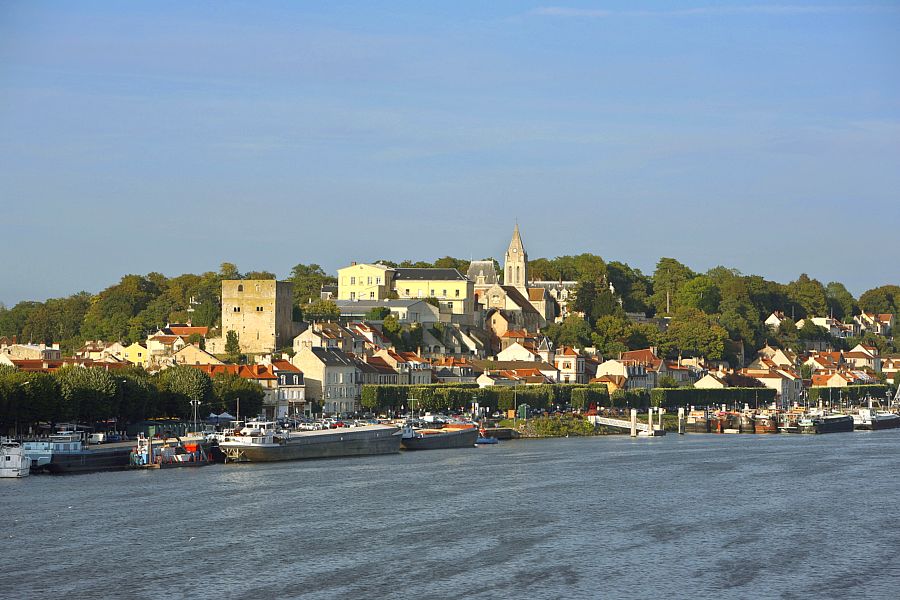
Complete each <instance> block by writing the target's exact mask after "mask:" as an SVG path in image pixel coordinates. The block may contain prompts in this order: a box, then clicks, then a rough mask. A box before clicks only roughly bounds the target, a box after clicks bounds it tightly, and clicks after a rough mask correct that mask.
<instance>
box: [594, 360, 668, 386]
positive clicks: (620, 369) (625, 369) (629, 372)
mask: <svg viewBox="0 0 900 600" xmlns="http://www.w3.org/2000/svg"><path fill="white" fill-rule="evenodd" d="M604 376H612V377H621V378H622V380H621V381H624V389H627V390H633V389H639V388H640V389H651V388H653V387H656V382H655V376H654V372H653V371H651V370H650V369H649V368H648V365H647V364H646V363H644V362H636V361H633V360H621V359H619V360H616V359H610V360H607V361H604V362H602V363H600V365H599V366H598V367H597V376H596V377H595V378H594V379H602V378H603V377H604ZM598 383H606V382H598ZM619 388H620V389H621V388H623V386H619Z"/></svg>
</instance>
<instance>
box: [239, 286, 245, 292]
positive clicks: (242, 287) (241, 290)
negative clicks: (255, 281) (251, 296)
mask: <svg viewBox="0 0 900 600" xmlns="http://www.w3.org/2000/svg"><path fill="white" fill-rule="evenodd" d="M238 291H239V292H243V291H244V284H239V285H238Z"/></svg>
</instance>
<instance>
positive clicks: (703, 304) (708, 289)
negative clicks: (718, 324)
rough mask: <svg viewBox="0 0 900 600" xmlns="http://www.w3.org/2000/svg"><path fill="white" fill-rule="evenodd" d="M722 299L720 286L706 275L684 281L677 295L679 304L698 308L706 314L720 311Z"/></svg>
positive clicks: (677, 303)
mask: <svg viewBox="0 0 900 600" xmlns="http://www.w3.org/2000/svg"><path fill="white" fill-rule="evenodd" d="M721 300H722V297H721V295H720V293H719V288H718V286H716V284H715V283H714V282H713V280H712V279H710V278H709V277H707V276H706V275H698V276H697V277H694V278H693V279H691V280H689V281H686V282H684V283H683V284H682V285H681V287H680V288H679V290H678V293H677V294H676V295H675V303H676V305H677V306H679V307H688V308H696V309H697V310H702V311H703V312H705V313H706V314H713V313H717V312H719V302H720V301H721Z"/></svg>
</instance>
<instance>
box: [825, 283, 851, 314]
mask: <svg viewBox="0 0 900 600" xmlns="http://www.w3.org/2000/svg"><path fill="white" fill-rule="evenodd" d="M825 296H826V297H827V300H828V313H829V314H830V315H834V317H835V318H836V319H840V320H842V321H849V320H850V319H851V318H852V317H853V315H854V313H856V312H857V310H856V299H855V298H854V297H853V294H851V293H850V292H849V291H848V290H847V288H846V287H844V284H843V283H838V282H837V281H831V282H829V283H828V285H827V286H825Z"/></svg>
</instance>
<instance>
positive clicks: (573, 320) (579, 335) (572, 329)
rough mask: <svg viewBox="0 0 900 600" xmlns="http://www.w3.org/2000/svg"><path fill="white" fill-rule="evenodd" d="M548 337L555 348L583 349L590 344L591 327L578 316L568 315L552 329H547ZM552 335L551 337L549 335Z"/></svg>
mask: <svg viewBox="0 0 900 600" xmlns="http://www.w3.org/2000/svg"><path fill="white" fill-rule="evenodd" d="M548 330H549V333H548V337H550V338H551V339H552V340H553V342H554V343H555V344H556V346H557V347H559V346H574V347H579V348H583V347H585V346H588V345H590V343H591V326H590V325H588V324H587V322H586V321H585V320H584V319H582V318H581V317H579V316H578V315H569V316H568V317H566V318H565V320H564V321H563V322H562V323H560V324H559V325H557V326H555V327H554V328H548ZM550 333H552V334H553V335H550Z"/></svg>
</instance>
